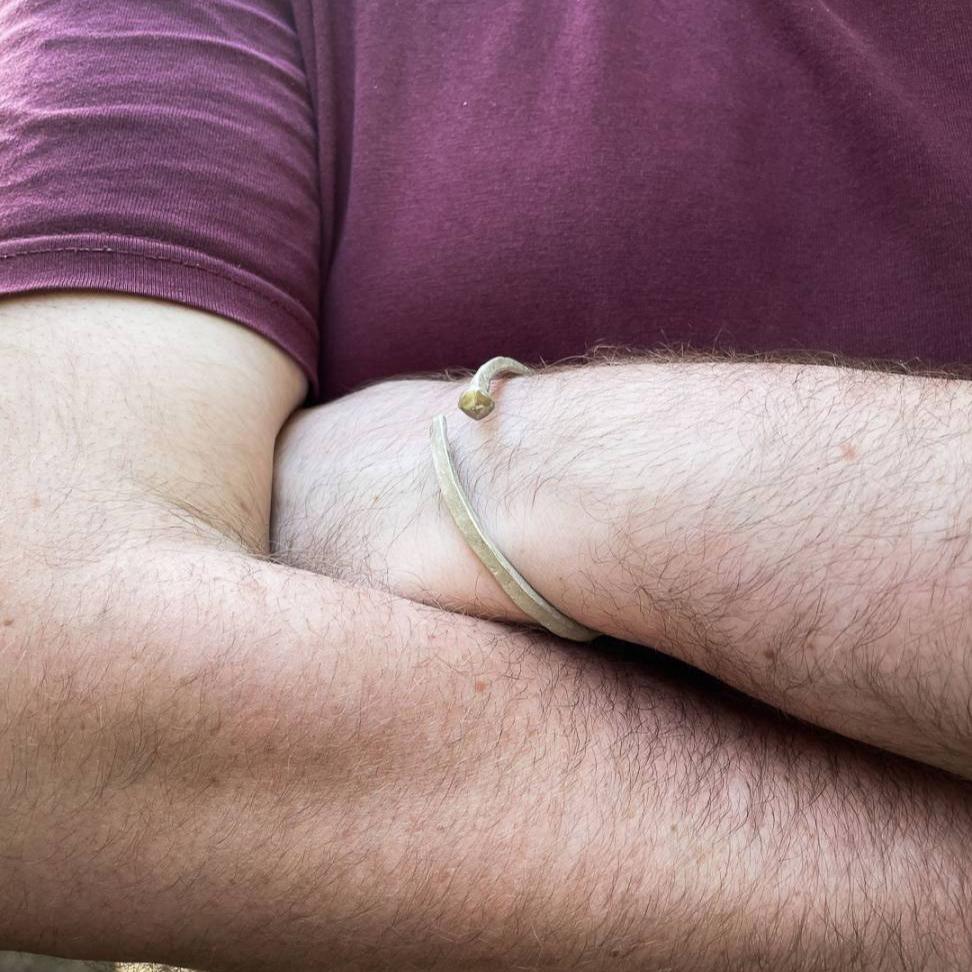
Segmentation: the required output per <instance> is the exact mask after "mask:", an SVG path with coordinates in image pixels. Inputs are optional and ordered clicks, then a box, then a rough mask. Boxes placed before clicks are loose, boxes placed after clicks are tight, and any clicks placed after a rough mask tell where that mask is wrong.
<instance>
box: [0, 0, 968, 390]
mask: <svg viewBox="0 0 972 972" xmlns="http://www.w3.org/2000/svg"><path fill="white" fill-rule="evenodd" d="M78 286H83V287H94V288H98V289H108V290H123V291H127V292H134V293H145V294H147V295H152V296H160V297H164V298H167V299H170V300H176V301H181V302H184V303H187V304H191V305H193V306H198V307H202V308H204V309H209V310H212V311H214V312H217V313H220V314H223V315H224V316H227V317H230V318H232V319H234V320H237V321H239V322H240V323H242V324H245V325H247V326H250V327H254V328H256V329H257V330H259V331H260V332H261V333H263V334H265V335H267V336H268V337H270V338H271V339H273V340H275V341H277V342H278V343H279V344H280V345H281V346H282V347H283V348H285V349H286V350H287V351H288V352H289V353H291V354H292V355H294V357H295V358H296V359H297V360H298V361H299V362H300V363H301V364H302V366H303V367H304V368H305V370H306V371H307V373H308V374H309V375H310V376H311V377H312V378H314V379H318V378H319V381H320V395H321V397H322V398H324V399H327V398H331V397H334V396H336V395H339V394H342V393H344V392H346V391H348V390H350V389H353V388H355V387H358V386H359V385H361V384H362V383H365V382H369V381H373V380H375V379H379V378H383V377H387V376H391V375H396V374H401V373H416V372H424V371H430V370H435V369H440V368H445V367H475V366H477V365H478V364H479V363H481V362H482V361H483V360H485V359H486V358H488V357H490V356H491V355H494V354H510V355H514V356H516V357H519V358H522V359H524V360H527V361H531V362H541V361H548V362H549V361H553V360H559V359H562V358H564V357H569V356H573V355H577V354H581V353H583V352H585V351H586V350H588V349H590V348H591V347H592V346H595V345H599V344H608V345H623V346H626V347H631V348H637V349H648V348H657V347H659V346H669V347H672V346H673V347H679V348H680V347H689V348H697V349H701V350H712V349H724V350H727V349H731V350H735V351H738V352H742V353H750V352H759V351H771V350H773V351H778V350H810V351H825V352H832V353H839V354H844V355H850V356H855V357H866V358H880V359H894V360H903V361H909V362H914V363H926V364H929V365H950V364H968V363H972V326H970V322H972V5H969V4H968V3H967V2H965V0H961V2H959V0H940V2H937V3H935V4H930V5H919V4H915V3H913V0H909V2H904V0H891V2H887V3H877V2H874V0H831V2H824V0H772V2H767V0H680V2H679V3H672V2H669V0H612V2H610V3H605V2H604V0H495V2H490V3H477V2H474V0H408V2H404V0H370V2H364V0H340V2H335V0H292V2H290V3H286V2H283V0H281V2H270V0H207V2H206V3H204V4H203V3H197V2H190V0H169V2H167V3H165V4H158V3H149V2H147V0H124V2H121V0H99V3H98V4H89V3H82V2H81V0H5V2H0V292H17V291H23V290H29V289H36V288H38V287H55V288H57V287H78Z"/></svg>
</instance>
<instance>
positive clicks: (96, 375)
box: [0, 293, 305, 559]
mask: <svg viewBox="0 0 972 972" xmlns="http://www.w3.org/2000/svg"><path fill="white" fill-rule="evenodd" d="M0 369H2V372H0V373H2V375H3V380H2V382H0V453H2V455H0V492H2V494H3V496H4V512H5V515H4V516H3V518H2V520H0V548H3V549H7V550H22V551H23V550H27V549H29V548H36V547H37V545H41V546H42V547H43V549H45V550H46V551H48V553H47V554H46V555H45V556H51V555H54V556H55V559H57V558H59V557H67V556H69V554H70V548H71V547H72V546H78V548H79V549H78V550H77V554H78V555H80V556H81V557H82V559H83V558H84V556H87V555H89V554H91V553H93V552H96V548H97V546H98V545H99V544H102V543H104V542H106V538H107V537H108V536H110V535H112V534H117V533H119V532H124V533H125V534H127V535H128V536H129V537H130V536H132V535H133V534H138V535H141V536H146V535H154V534H157V533H158V531H160V530H162V531H165V532H167V533H169V532H171V530H172V529H173V527H176V526H179V528H180V529H181V527H182V526H183V525H188V527H189V528H191V529H194V530H198V529H199V528H203V529H207V530H210V531H212V530H215V531H217V532H218V533H219V534H222V535H225V536H229V537H231V538H232V539H234V540H236V541H239V542H241V543H242V544H243V545H245V546H246V547H248V548H250V549H256V550H260V551H262V550H264V549H265V547H266V542H267V529H268V521H269V504H270V478H271V472H272V460H273V446H274V440H275V438H276V434H277V432H278V430H279V428H280V426H281V424H282V423H283V421H284V420H285V418H286V417H287V415H288V414H289V413H290V411H292V409H293V408H294V407H295V406H296V405H297V403H298V402H299V401H300V399H301V397H302V396H303V394H304V390H305V380H304V378H303V377H302V375H301V372H300V371H299V369H298V368H297V366H296V365H295V364H294V363H293V362H292V361H291V360H290V359H289V358H288V357H287V356H286V355H285V354H284V353H283V352H282V351H281V350H279V349H278V348H277V347H275V346H274V345H272V344H271V343H270V342H269V341H267V340H265V339H264V338H262V337H260V336H259V335H257V334H255V333H253V332H252V331H249V330H247V329H246V328H243V327H241V326H239V325H237V324H234V323H231V322H229V321H226V320H222V319H220V318H218V317H215V316H214V315H211V314H207V313H204V312H201V311H196V310H191V309H189V308H186V307H180V306H178V305H175V304H169V303H163V302H160V301H153V300H145V299H142V298H134V297H124V296H120V295H112V294H71V293H64V294H45V295H35V296H29V297H19V298H15V299H8V300H5V301H0Z"/></svg>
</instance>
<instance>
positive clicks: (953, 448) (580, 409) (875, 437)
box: [277, 360, 972, 775]
mask: <svg viewBox="0 0 972 972" xmlns="http://www.w3.org/2000/svg"><path fill="white" fill-rule="evenodd" d="M456 394H457V392H456V386H454V385H451V384H450V383H442V382H405V381H402V382H391V383H388V384H386V385H384V386H378V387H375V388H372V389H368V390H366V391H364V392H361V393H359V394H358V395H356V396H352V397H351V398H350V399H347V400H345V401H343V402H339V403H336V404H334V405H329V406H326V407H325V408H324V409H321V410H319V412H318V413H316V414H315V413H314V412H311V413H308V414H307V415H305V416H301V417H300V418H298V419H297V421H296V422H295V423H294V426H293V427H292V428H291V429H290V430H289V432H288V434H287V437H286V438H285V439H284V444H283V447H282V449H281V453H280V461H279V462H278V470H279V481H278V482H279V489H280V493H281V499H282V502H281V505H280V507H279V509H278V519H277V541H278V543H279V544H280V547H281V549H282V550H285V551H287V553H288V556H290V557H291V558H293V560H294V562H296V563H302V562H305V560H306V561H308V562H310V561H313V560H315V559H316V560H317V561H318V562H324V563H327V564H328V565H329V568H330V569H331V570H332V571H333V570H336V571H338V572H341V573H345V574H348V575H350V576H355V575H360V576H363V577H368V578H369V579H370V580H371V582H377V583H385V584H387V586H388V587H389V588H390V589H392V590H395V591H398V592H400V593H403V594H405V595H406V596H409V597H414V598H417V599H424V600H430V601H432V602H434V603H439V604H443V605H445V606H448V607H450V608H453V609H455V610H460V611H467V612H471V613H479V614H483V615H487V616H493V617H500V618H505V619H508V620H522V618H520V617H519V616H518V614H517V613H516V611H515V609H513V608H512V606H511V605H509V603H508V602H507V600H506V598H505V597H504V596H502V594H500V593H499V592H498V590H497V588H496V587H495V585H494V584H493V582H492V581H491V579H490V578H489V577H488V575H485V574H484V572H483V571H482V570H481V569H480V567H479V565H478V563H477V562H475V561H474V560H473V558H472V557H471V556H470V555H469V553H468V551H466V549H465V545H464V544H463V543H462V541H461V539H460V538H459V536H458V534H457V532H456V531H455V529H454V527H453V525H452V523H451V522H450V521H449V520H448V518H447V516H446V515H445V513H444V511H443V509H442V507H441V505H440V504H439V502H438V500H437V496H436V489H435V485H434V481H433V478H432V472H431V468H430V465H429V459H428V445H427V439H426V431H425V429H426V424H427V421H428V418H429V417H430V416H431V415H432V414H435V413H436V412H440V411H448V412H449V413H450V414H451V415H452V416H453V417H452V418H451V419H450V435H451V440H452V444H453V448H454V451H455V453H456V454H457V457H458V460H459V464H460V467H461V471H462V476H463V479H464V482H465V484H466V487H467V491H468V493H469V495H470V497H471V499H472V502H473V506H474V507H475V508H476V509H477V510H478V511H479V512H480V513H481V515H482V517H483V519H484V520H485V521H486V524H487V526H488V528H489V530H490V532H491V533H492V535H493V537H494V538H495V539H496V540H497V542H498V543H499V545H500V547H501V548H502V549H503V550H505V551H506V553H507V554H508V555H509V556H510V558H511V559H512V560H513V562H514V563H515V564H516V565H517V567H518V568H519V569H520V570H521V571H522V572H523V573H524V575H525V576H526V577H527V578H528V579H529V580H530V581H531V582H532V583H533V584H534V586H535V587H537V589H538V590H540V591H541V592H542V593H544V594H546V596H547V597H549V598H550V599H551V600H552V601H553V602H554V603H555V604H557V605H558V606H559V607H560V608H561V609H562V610H564V611H566V612H567V613H568V614H570V615H572V616H573V617H575V618H577V619H578V620H579V621H581V622H583V623H584V624H587V625H589V626H591V627H594V628H596V629H598V630H601V631H604V632H607V633H608V634H612V635H615V636H618V637H622V638H626V639H629V640H632V641H637V642H640V643H642V644H646V645H652V646H655V647H657V648H659V649H661V650H663V651H666V652H669V653H671V654H673V655H676V656H677V657H679V658H681V659H684V660H686V661H688V662H690V663H692V664H693V665H697V666H699V667H701V668H703V669H705V670H707V671H709V672H711V673H713V674H715V675H717V676H718V677H719V678H722V679H724V680H726V681H728V682H730V683H732V684H734V685H736V686H738V687H739V688H742V689H743V690H745V691H747V692H749V693H751V694H753V695H756V696H759V697H761V698H763V699H766V700H768V701H770V702H772V703H774V704H776V705H779V706H781V707H783V708H785V709H787V710H788V711H790V712H793V713H795V714H797V715H800V716H803V717H805V718H807V719H810V720H812V721H814V722H817V723H818V724H820V725H824V726H827V727H830V728H833V729H837V730H839V731H841V732H844V733H847V734H848V735H851V736H854V737H856V738H859V739H863V740H865V741H868V742H871V743H875V744H877V745H880V746H882V747H886V748H889V749H893V750H895V751H897V752H901V753H905V754H907V755H910V756H913V757H916V758H918V759H921V760H924V761H927V762H931V763H935V764H937V765H940V766H943V767H945V768H948V769H950V770H953V771H955V772H958V773H961V774H965V775H972V716H970V712H972V641H970V633H972V631H970V628H972V613H970V609H969V596H970V592H972V554H970V537H972V530H970V523H972V500H970V498H969V497H970V493H969V489H968V483H967V480H968V475H967V473H968V470H969V468H970V460H972V432H970V417H972V384H970V383H967V382H962V381H957V380H944V379H932V378H919V377H908V376H901V375H890V374H884V373H877V372H865V371H857V370H851V369H847V368H836V367H821V366H808V365H775V364H757V363H741V362H727V361H719V362H696V363H691V362H679V361H675V360H668V361H643V362H628V363H624V364H621V365H617V366H614V367H605V366H602V367H584V368H576V369H570V370H562V371H555V372H550V373H545V374H542V375H540V376H538V377H536V378H517V379H513V380H510V381H508V382H506V383H505V385H504V386H503V387H502V388H501V389H500V390H499V391H498V397H499V401H500V406H499V407H498V408H497V410H496V412H495V413H494V414H493V415H492V416H491V417H490V418H488V419H486V420H485V421H483V422H482V423H479V424H476V423H472V422H470V421H469V420H467V419H464V418H463V417H462V416H461V415H460V414H459V413H458V412H457V411H456V410H455V397H456ZM351 416H353V418H351ZM346 430H353V432H348V431H346ZM352 439H353V441H352ZM321 456H327V457H328V459H327V461H321V462H317V461H316V460H317V458H318V457H321ZM331 457H334V461H331ZM290 476H292V477H293V478H294V479H298V480H301V481H302V482H303V484H304V488H303V489H302V490H297V489H291V488H289V486H288V477H290ZM288 496H293V497H299V498H300V502H298V503H291V504H290V505H288V504H287V497H288Z"/></svg>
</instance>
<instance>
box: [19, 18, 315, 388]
mask: <svg viewBox="0 0 972 972" xmlns="http://www.w3.org/2000/svg"><path fill="white" fill-rule="evenodd" d="M320 233H321V211H320V192H319V182H318V173H317V135H316V125H315V118H314V113H313V109H312V107H311V104H310V99H309V95H308V84H307V79H306V77H305V74H304V70H303V66H302V61H301V56H300V45H299V43H298V38H297V36H296V34H295V27H294V24H293V20H292V18H291V16H290V4H289V3H287V2H284V0H204V2H203V0H165V2H162V3H160V2H158V0H97V2H95V3H93V2H91V0H4V2H2V3H0V294H13V293H22V292H26V291H31V290H39V289H88V290H92V289H93V290H109V291H120V292H124V293H128V294H137V295H141V296H147V297H157V298H161V299H164V300H170V301H175V302H178V303H183V304H186V305H189V306H192V307H195V308H199V309H201V310H207V311H210V312H213V313H215V314H219V315H222V316H224V317H227V318H230V319H232V320H235V321H238V322H239V323H241V324H244V325H246V326H247V327H250V328H252V329H254V330H256V331H258V332H259V333H261V334H263V335H264V336H265V337H267V338H269V339H271V340H272V341H274V342H276V343H277V344H278V345H280V346H281V347H282V348H283V349H284V350H285V351H286V352H288V353H289V354H290V355H291V356H293V357H294V358H295V359H296V360H297V362H298V363H299V364H300V365H301V366H302V367H303V368H304V370H305V371H306V372H307V374H308V376H309V377H310V379H311V382H312V383H313V384H316V370H317V344H318V334H317V314H318V304H319V294H318V287H319V272H320V268H319V252H320Z"/></svg>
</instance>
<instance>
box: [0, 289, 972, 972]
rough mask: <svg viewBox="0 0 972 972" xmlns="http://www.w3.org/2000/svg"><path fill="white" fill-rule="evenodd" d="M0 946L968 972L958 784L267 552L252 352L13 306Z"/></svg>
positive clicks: (655, 674)
mask: <svg viewBox="0 0 972 972" xmlns="http://www.w3.org/2000/svg"><path fill="white" fill-rule="evenodd" d="M0 345H2V350H0V356H2V364H3V369H4V370H3V373H4V382H3V384H2V392H0V394H2V405H0V422H2V426H3V428H2V432H3V434H2V436H0V442H2V443H3V449H4V450H5V456H4V463H3V464H2V466H0V470H2V472H0V476H2V477H3V478H2V489H3V495H4V511H3V512H4V516H3V519H2V521H0V531H2V537H0V540H2V543H0V551H2V564H0V590H2V606H3V610H2V616H0V665H2V671H3V673H4V674H3V680H2V683H0V807H2V813H0V943H2V944H3V945H5V946H7V947H15V948H24V949H30V950H46V951H53V952H60V953H64V954H73V955H85V956H87V957H98V956H105V957H113V958H124V957H131V958H149V959H151V958H156V959H159V960H168V961H172V962H179V963H183V964H187V965H195V966H198V967H204V968H206V967H208V968H213V969H224V968H225V969H230V968H250V969H275V970H276V969H280V968H288V969H312V968H320V967H322V966H326V967H328V968H335V969H381V968H394V969H403V968H444V969H445V968H469V969H475V968H482V969H487V968H490V969H492V968H523V967H531V968H550V969H558V970H560V969H564V968H570V967H575V968H589V969H595V968H602V967H603V966H604V965H606V964H608V963H610V964H611V966H612V968H617V969H646V968H674V969H686V970H687V969H692V970H699V969H748V968H751V967H753V965H754V964H762V965H768V966H770V967H773V968H780V969H807V970H809V969H822V968H861V969H863V968H873V969H882V970H884V969H894V968H901V969H917V968H926V969H948V968H955V969H961V968H967V967H968V964H969V962H970V961H972V943H970V940H969V939H970V935H969V928H968V927H967V917H966V916H967V913H968V910H969V907H970V903H972V899H970V895H972V891H970V888H969V886H968V879H967V867H966V860H965V856H964V855H965V854H966V848H967V847H968V843H969V839H970V837H972V813H970V802H969V799H968V797H969V791H968V788H967V786H965V785H964V784H961V783H958V782H955V781H952V780H948V779H946V778H944V777H943V776H941V775H938V774H936V773H935V772H933V771H926V770H922V769H920V768H916V767H914V766H910V765H907V764H904V763H899V762H897V761H895V760H894V759H893V758H891V757H885V756H882V755H879V754H874V753H867V752H861V751H857V750H855V749H853V748H852V747H851V746H849V745H848V744H846V743H843V742H840V741H837V740H830V739H825V738H817V737H815V736H813V735H809V734H808V733H807V731H805V730H804V729H803V728H801V727H800V726H797V725H789V726H786V725H784V726H781V725H779V724H778V723H776V722H774V721H773V720H772V718H770V717H769V716H768V715H767V714H765V713H763V712H761V711H758V710H757V711H753V709H752V707H751V706H748V705H745V704H743V705H741V704H740V703H739V701H738V700H737V699H736V698H735V697H734V696H732V695H725V694H720V693H719V691H718V690H713V689H712V688H711V687H708V688H707V687H698V688H695V689H691V688H686V687H684V686H676V685H674V684H673V683H672V681H671V679H670V678H669V677H668V676H667V675H666V674H665V670H664V668H660V669H657V670H656V669H653V668H650V667H649V668H645V667H642V666H641V665H640V664H638V663H636V662H633V661H631V660H630V659H625V658H620V657H612V656H610V655H604V656H599V657H588V656H586V655H578V654H577V653H576V652H575V650H574V649H573V648H571V647H569V646H563V645H561V644H559V643H557V642H556V641H555V640H553V639H548V638H545V637H541V636H537V635H534V634H531V633H529V632H522V631H513V630H510V629H507V628H505V627H503V626H501V625H496V624H490V623H487V622H482V621H476V620H472V619H465V618H461V617H457V616H454V615H448V614H443V613H442V612H439V611H436V610H433V609H431V608H427V607H423V606H421V605H417V604H413V603H409V602H406V601H402V600H399V599H396V598H393V597H389V596H387V595H384V594H376V593H375V592H369V591H364V590H356V589H353V588H350V587H348V586H346V585H345V584H342V583H341V582H338V581H335V580H333V579H329V578H325V577H320V576H316V575H313V574H310V573H307V572H304V571H301V570H297V569H293V568H289V567H284V566H281V565H277V564H272V563H269V562H268V561H267V560H266V559H265V557H263V556H262V555H261V551H262V549H263V543H264V538H265V530H266V520H265V515H266V508H267V502H268V500H269V469H270V457H271V454H272V443H273V437H274V435H275V434H276V431H277V426H278V425H279V424H280V423H281V422H282V421H283V417H284V416H285V415H286V413H287V412H288V411H289V409H290V408H291V407H293V405H294V403H295V402H296V401H297V400H298V399H299V397H300V395H301V393H302V386H301V382H300V379H299V377H298V376H297V374H296V371H295V369H293V367H292V366H291V365H290V364H289V363H288V362H287V361H286V360H285V359H284V358H283V357H282V356H281V355H280V354H279V353H278V352H276V351H275V350H274V349H273V348H271V347H270V346H269V345H268V344H266V343H265V342H263V341H262V340H261V339H260V338H258V337H256V336H255V335H253V334H251V333H249V332H246V331H244V330H242V329H240V328H237V327H235V326H233V325H229V324H226V323H225V322H221V321H219V320H217V319H214V318H211V317H209V316H207V315H202V314H196V313H194V312H190V311H185V310H183V309H181V308H176V307H170V306H167V305H159V304H153V303H148V302H144V301H137V300H127V299H123V298H113V299H112V298H78V297H60V298H37V299H30V300H19V301H14V302H8V303H6V304H4V305H2V307H0Z"/></svg>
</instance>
